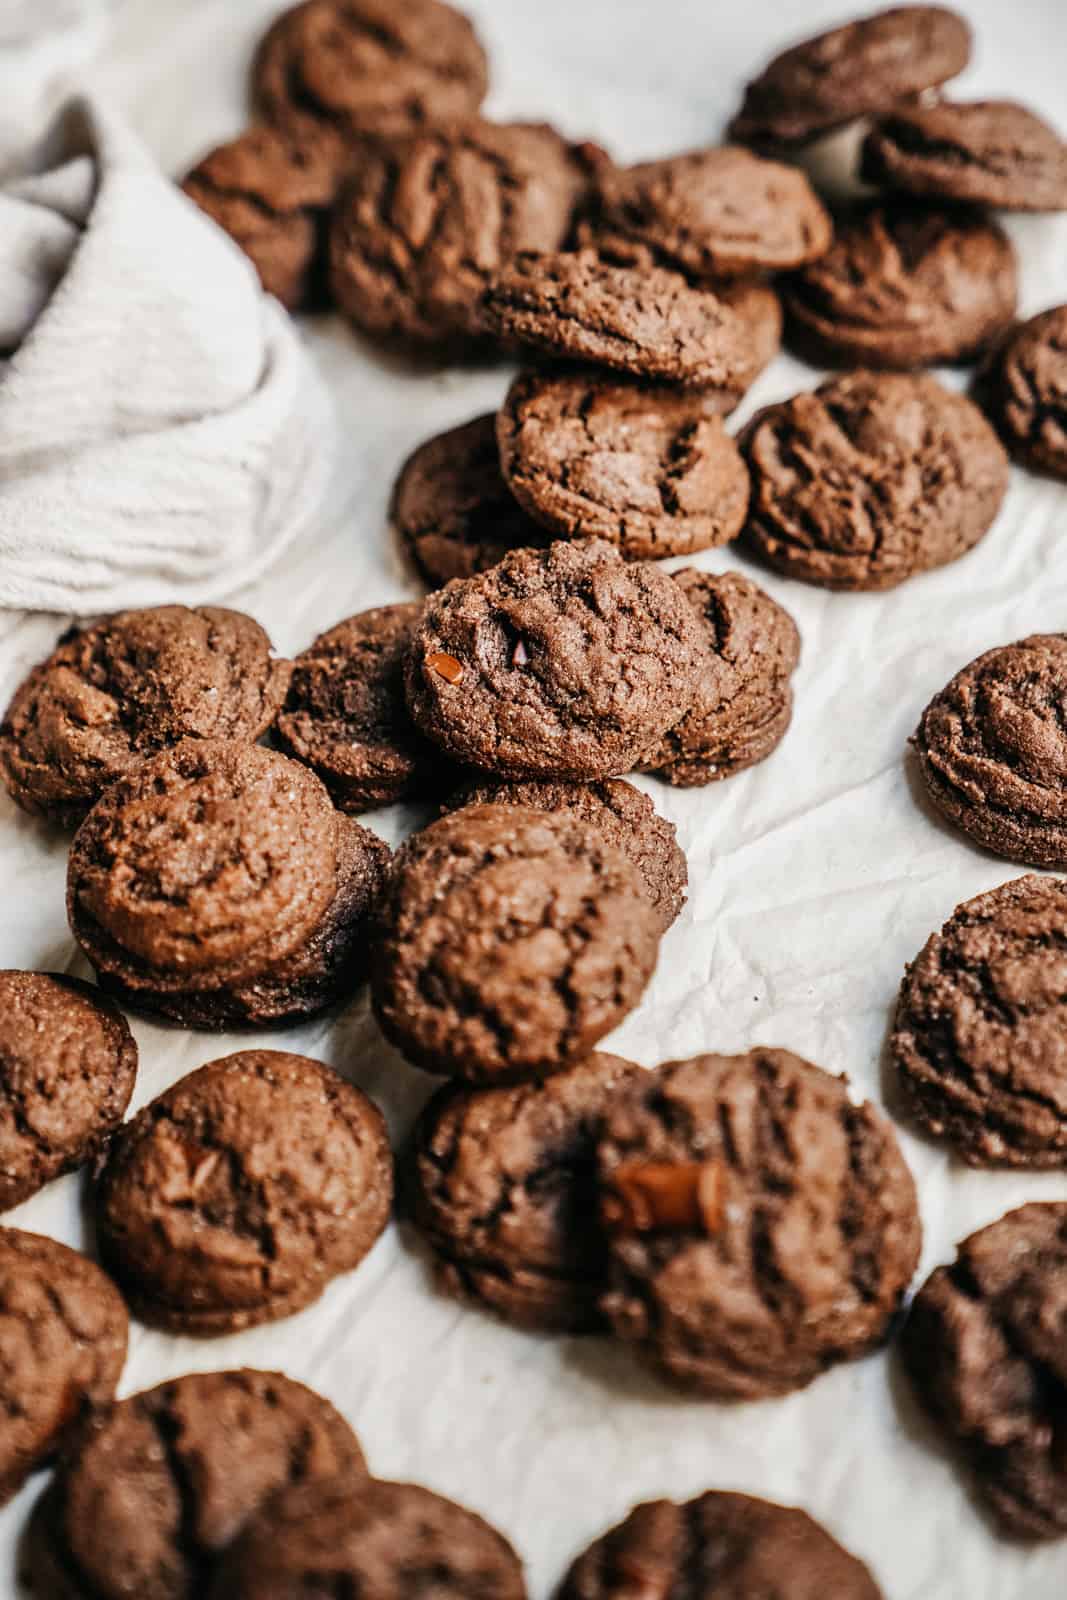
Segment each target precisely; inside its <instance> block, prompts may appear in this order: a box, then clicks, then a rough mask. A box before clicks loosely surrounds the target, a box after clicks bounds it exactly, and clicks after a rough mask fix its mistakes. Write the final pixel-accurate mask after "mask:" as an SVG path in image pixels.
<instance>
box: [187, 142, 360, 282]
mask: <svg viewBox="0 0 1067 1600" xmlns="http://www.w3.org/2000/svg"><path fill="white" fill-rule="evenodd" d="M339 182H340V172H339V167H338V161H337V159H336V155H335V153H334V152H333V151H331V150H330V149H329V148H328V147H327V146H326V145H325V144H324V143H323V142H322V141H321V140H313V139H306V138H305V139H303V140H301V141H293V140H290V139H289V138H287V137H286V136H285V135H284V134H282V133H279V132H277V131H276V130H274V129H272V128H268V127H252V128H246V129H245V131H244V132H243V133H242V134H240V135H239V136H238V137H237V138H236V139H232V140H231V141H230V142H229V143H228V144H222V145H219V146H217V148H216V149H214V150H212V151H210V152H209V153H208V154H207V155H206V156H205V157H204V158H203V160H202V161H200V162H198V163H197V165H196V166H195V167H194V168H193V169H192V171H191V172H190V173H188V175H187V176H186V177H185V178H184V179H183V181H182V189H183V190H184V191H185V193H186V194H187V195H188V196H189V198H190V200H193V201H195V203H196V204H197V205H198V206H199V207H200V209H201V211H205V212H206V213H207V215H208V216H209V217H211V219H212V220H213V221H214V222H217V223H218V225H219V227H220V228H223V229H224V230H225V231H226V232H227V233H228V234H229V235H230V237H231V238H232V239H233V240H234V242H235V244H238V245H240V247H241V249H242V250H243V251H244V253H245V255H246V256H247V257H248V258H249V260H250V261H251V262H252V265H253V266H254V267H255V269H256V271H257V272H258V273H259V278H260V282H261V283H262V285H263V287H264V289H265V290H266V291H267V293H268V294H273V295H276V296H277V297H278V299H279V300H280V301H281V303H282V305H283V306H285V307H287V308H288V310H290V311H299V310H302V309H303V308H304V307H305V306H314V305H318V304H319V303H320V302H321V301H322V300H323V297H324V296H323V290H324V287H325V285H324V281H323V261H322V244H323V232H324V225H325V220H326V213H327V212H328V210H329V208H330V206H331V205H332V204H333V201H334V196H335V195H336V192H337V188H338V184H339Z"/></svg>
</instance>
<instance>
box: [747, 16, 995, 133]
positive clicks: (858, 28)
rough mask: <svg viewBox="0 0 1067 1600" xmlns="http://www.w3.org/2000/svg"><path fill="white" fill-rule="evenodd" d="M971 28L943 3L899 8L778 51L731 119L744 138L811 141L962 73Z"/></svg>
mask: <svg viewBox="0 0 1067 1600" xmlns="http://www.w3.org/2000/svg"><path fill="white" fill-rule="evenodd" d="M970 58H971V30H970V27H969V25H968V24H967V22H966V21H965V20H964V18H963V17H961V16H960V15H959V14H958V13H957V12H955V11H949V10H948V9H947V8H945V7H943V6H923V5H913V6H894V7H892V8H891V9H890V10H888V11H877V12H875V13H874V14H873V15H872V16H869V17H859V18H857V19H856V20H855V21H853V22H846V23H845V24H844V26H843V27H840V28H833V29H831V30H830V31H829V32H828V33H820V34H817V35H816V36H815V38H813V39H805V40H804V41H803V43H801V44H796V45H793V46H792V47H791V48H790V49H788V50H785V51H783V53H782V54H781V55H779V56H775V58H774V60H773V61H771V62H770V63H769V64H768V65H767V66H766V67H765V68H764V70H763V71H762V72H761V74H760V76H759V77H758V78H756V79H754V80H753V82H752V83H750V84H749V85H748V87H747V88H746V90H745V98H744V103H743V105H742V107H741V110H740V111H739V112H738V114H737V116H736V117H735V118H734V120H733V122H732V123H731V125H730V135H731V137H732V138H734V139H737V140H738V141H739V142H740V143H741V144H754V145H767V146H772V147H773V146H779V147H781V148H786V149H787V148H789V147H790V146H791V145H805V144H809V143H810V142H811V141H812V140H813V139H817V138H818V137H819V136H820V134H823V133H829V132H830V131H831V130H832V129H833V128H839V127H842V126H843V125H844V124H845V123H847V122H852V121H854V120H855V119H856V118H857V117H866V116H870V115H872V114H877V113H878V112H881V111H890V110H892V108H893V107H894V106H896V105H898V104H899V103H900V102H901V101H906V100H909V99H911V98H912V96H914V95H919V94H921V93H922V92H923V90H925V89H932V88H936V87H937V86H938V85H939V84H942V83H946V82H947V81H948V79H949V78H954V77H956V75H957V74H958V73H960V72H962V71H963V69H964V67H965V66H966V65H967V63H968V61H969V60H970Z"/></svg>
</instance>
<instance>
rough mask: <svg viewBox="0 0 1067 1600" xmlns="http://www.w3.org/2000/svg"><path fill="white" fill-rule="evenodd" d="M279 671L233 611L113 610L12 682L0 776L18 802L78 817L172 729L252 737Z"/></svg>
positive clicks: (278, 695)
mask: <svg viewBox="0 0 1067 1600" xmlns="http://www.w3.org/2000/svg"><path fill="white" fill-rule="evenodd" d="M288 682H289V663H288V662H287V661H278V660H275V658H274V656H273V654H272V650H271V643H270V640H269V639H268V638H267V635H266V634H265V633H264V631H263V629H262V628H261V627H260V626H259V624H258V622H253V621H252V618H251V617H246V616H244V615H242V613H241V612H239V611H224V610H222V609H221V608H220V607H218V606H198V607H197V608H196V609H195V610H190V609H189V608H188V607H186V606H155V607H152V608H151V609H150V610H147V611H120V612H118V613H117V614H116V615H115V616H113V617H108V618H107V619H106V620H105V621H104V622H99V623H97V624H96V625H95V626H94V627H91V628H84V629H82V630H81V631H72V632H70V633H67V634H65V635H64V636H63V638H62V639H61V640H60V642H59V646H58V648H57V649H56V651H55V652H54V654H53V655H51V656H49V658H48V660H47V661H42V662H41V664H40V665H39V666H37V667H34V669H33V671H32V672H31V673H30V675H29V677H28V678H27V679H26V680H25V682H24V683H23V684H22V685H21V686H20V687H19V688H18V689H17V690H16V691H15V696H14V699H13V700H12V702H11V704H10V705H9V706H8V708H7V713H6V715H5V717H4V720H3V723H2V724H0V776H2V777H3V779H4V782H5V783H6V784H7V787H8V788H9V789H10V791H11V794H12V796H13V798H14V799H15V800H16V801H17V802H18V804H19V805H20V806H22V807H23V809H24V810H26V811H31V812H33V813H35V814H36V815H37V816H43V817H48V818H50V819H51V820H52V821H54V822H58V823H60V824H62V825H63V826H64V827H76V826H77V824H78V823H79V822H80V821H81V819H82V818H83V817H84V816H85V814H86V813H87V812H88V810H89V808H90V806H92V805H93V804H94V802H95V801H96V800H97V799H98V798H99V797H100V795H101V794H103V792H104V790H105V789H106V788H107V787H108V785H109V784H111V783H114V781H115V779H116V778H120V777H122V776H123V775H124V774H125V773H128V772H131V771H132V770H133V768H134V767H135V766H136V765H137V764H138V762H140V761H142V760H143V759H144V758H145V757H146V756H150V755H153V754H154V753H155V752H156V751H157V750H162V749H166V748H169V747H170V746H172V745H175V744H177V743H178V741H179V740H180V739H188V738H192V739H240V740H242V741H244V742H246V743H248V744H254V743H255V742H256V740H257V739H258V738H259V737H260V736H261V734H263V733H264V732H265V731H266V730H267V728H269V727H270V725H271V723H272V722H273V721H274V718H275V716H276V715H277V712H278V708H279V707H280V706H281V703H282V701H283V700H284V699H285V691H286V687H287V685H288Z"/></svg>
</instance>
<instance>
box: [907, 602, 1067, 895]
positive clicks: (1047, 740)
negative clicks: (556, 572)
mask: <svg viewBox="0 0 1067 1600" xmlns="http://www.w3.org/2000/svg"><path fill="white" fill-rule="evenodd" d="M1065 704H1067V634H1062V633H1038V634H1033V635H1031V637H1030V638H1028V639H1020V640H1019V642H1018V643H1017V644H1008V645H1001V646H1000V647H999V648H998V649H996V650H987V651H986V652H985V654H984V655H980V656H979V657H978V659H977V660H976V661H972V662H971V663H970V665H969V666H966V667H964V668H963V670H962V672H958V673H957V674H956V676H955V677H954V678H953V679H952V682H951V683H950V684H948V685H947V687H946V688H944V689H942V691H941V693H940V694H938V695H936V696H935V697H934V699H933V700H932V701H931V702H930V704H929V705H928V706H927V708H926V710H925V711H924V712H923V715H922V721H921V722H920V723H919V728H918V731H917V733H916V735H915V738H914V740H913V743H914V745H915V748H916V750H917V751H918V755H919V762H920V765H921V767H922V774H923V777H924V778H925V780H926V787H927V790H928V792H929V795H930V798H931V799H932V800H933V801H934V804H935V805H936V806H937V807H938V809H939V810H941V811H943V812H944V814H945V816H946V817H948V818H949V819H950V821H952V822H954V823H955V824H956V826H957V827H959V828H962V829H963V831H964V833H968V834H970V836H971V838H972V839H976V840H977V841H978V843H979V844H981V845H984V846H985V848H986V849H987V850H992V851H993V852H994V854H996V855H998V856H1004V857H1006V858H1007V860H1009V861H1022V862H1025V863H1026V865H1028V866H1033V867H1061V868H1063V867H1067V730H1065V728H1064V725H1063V718H1062V711H1063V707H1064V705H1065Z"/></svg>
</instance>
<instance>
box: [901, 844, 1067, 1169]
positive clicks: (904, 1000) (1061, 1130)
mask: <svg viewBox="0 0 1067 1600" xmlns="http://www.w3.org/2000/svg"><path fill="white" fill-rule="evenodd" d="M1065 947H1067V881H1064V880H1063V879H1061V878H1040V877H1036V876H1033V875H1031V876H1028V877H1025V878H1017V879H1015V880H1014V881H1013V882H1011V883H1005V884H1001V886H1000V888H999V889H993V890H991V891H990V892H989V893H988V894H981V895H978V896H976V898H975V899H973V900H967V901H965V902H964V904H963V905H961V906H957V908H956V910H955V911H954V912H953V914H952V916H951V917H950V918H949V920H948V922H946V923H945V925H944V927H943V928H942V929H941V932H940V933H935V934H933V935H931V937H930V938H929V939H928V941H927V943H926V945H925V947H924V948H923V950H922V952H921V954H920V955H919V957H918V959H917V960H916V961H915V962H914V963H913V964H912V965H911V966H910V967H909V969H908V972H907V975H906V976H905V979H904V983H903V985H902V987H901V991H900V1002H899V1006H898V1009H897V1017H896V1025H895V1028H894V1032H893V1038H892V1052H893V1059H894V1062H895V1064H896V1067H897V1070H898V1072H899V1073H900V1075H901V1082H902V1087H903V1089H904V1092H905V1095H906V1096H907V1099H908V1102H909V1104H910V1106H911V1109H912V1110H913V1112H914V1113H915V1115H916V1116H917V1117H918V1119H919V1120H920V1121H921V1122H922V1123H923V1125H924V1126H925V1127H926V1128H927V1129H928V1130H929V1131H930V1132H931V1133H933V1134H934V1135H935V1136H937V1137H938V1138H943V1139H946V1140H948V1142H949V1143H950V1144H952V1145H953V1146H954V1147H955V1148H956V1149H957V1150H958V1152H959V1153H960V1155H961V1156H962V1157H963V1158H964V1160H965V1161H969V1162H971V1163H972V1164H973V1165H975V1166H993V1165H1005V1166H1017V1167H1061V1166H1063V1165H1064V1162H1065V1158H1067V999H1065V998H1064V996H1067V953H1065Z"/></svg>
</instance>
